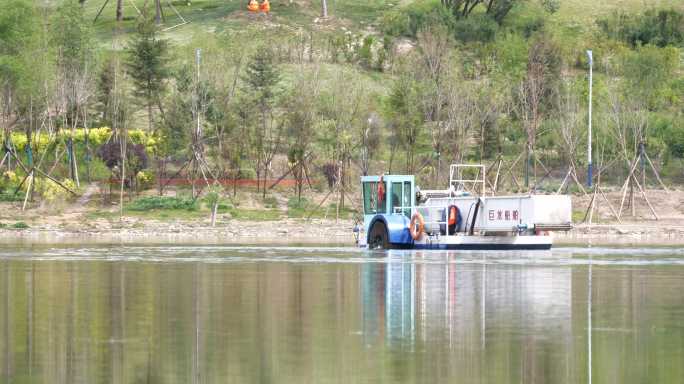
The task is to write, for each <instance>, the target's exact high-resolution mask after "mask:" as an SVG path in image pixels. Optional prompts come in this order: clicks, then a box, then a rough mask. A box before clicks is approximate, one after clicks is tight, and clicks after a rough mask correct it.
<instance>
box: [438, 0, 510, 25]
mask: <svg viewBox="0 0 684 384" xmlns="http://www.w3.org/2000/svg"><path fill="white" fill-rule="evenodd" d="M520 1H521V0H441V2H442V5H444V6H445V7H447V8H449V9H450V10H451V12H452V13H453V14H454V16H456V18H459V19H466V18H468V16H470V15H471V14H472V13H473V11H474V10H475V8H476V7H477V6H478V5H479V6H481V7H484V9H485V13H486V14H487V15H488V16H489V17H491V18H492V19H494V21H496V22H497V23H499V24H501V23H502V22H503V19H504V18H505V17H506V15H508V12H510V11H511V9H512V8H513V6H514V5H515V3H516V2H520Z"/></svg>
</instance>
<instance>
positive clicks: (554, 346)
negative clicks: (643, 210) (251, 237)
mask: <svg viewBox="0 0 684 384" xmlns="http://www.w3.org/2000/svg"><path fill="white" fill-rule="evenodd" d="M379 382H388V383H397V382H406V383H447V382H449V383H588V382H593V383H646V382H650V383H682V382H684V249H601V248H593V249H580V248H575V249H571V248H557V249H554V250H553V251H548V252H528V253H514V252H500V253H496V252H451V251H449V252H447V251H423V252H418V251H390V252H366V251H360V250H357V249H353V248H309V247H307V248H294V247H280V248H278V247H275V248H274V247H149V246H145V247H91V248H67V247H58V248H49V247H40V248H26V247H24V248H15V249H13V248H3V249H2V250H0V383H379Z"/></svg>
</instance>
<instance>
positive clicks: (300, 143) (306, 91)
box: [285, 72, 320, 201]
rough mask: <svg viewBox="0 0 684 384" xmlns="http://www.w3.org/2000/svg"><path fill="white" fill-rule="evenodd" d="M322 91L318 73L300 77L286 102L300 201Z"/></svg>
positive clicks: (292, 166)
mask: <svg viewBox="0 0 684 384" xmlns="http://www.w3.org/2000/svg"><path fill="white" fill-rule="evenodd" d="M319 91H320V85H319V80H318V72H313V73H311V74H310V75H303V74H300V75H299V76H298V77H297V78H296V80H295V83H294V87H293V88H292V92H291V93H290V94H289V95H288V98H287V99H286V102H285V110H286V112H285V124H286V132H287V136H288V138H289V144H290V148H289V150H288V153H287V155H288V162H289V163H290V167H291V169H292V172H293V174H294V177H295V180H296V191H297V199H298V200H299V201H301V199H302V189H303V187H304V180H305V178H308V174H307V172H308V168H307V161H308V158H309V157H310V155H311V153H310V151H311V144H312V142H313V139H314V128H315V124H316V120H317V119H316V118H317V108H316V100H317V99H318V97H319Z"/></svg>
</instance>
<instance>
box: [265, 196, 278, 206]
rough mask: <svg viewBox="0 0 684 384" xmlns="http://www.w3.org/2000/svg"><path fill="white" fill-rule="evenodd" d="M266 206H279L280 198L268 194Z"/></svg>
mask: <svg viewBox="0 0 684 384" xmlns="http://www.w3.org/2000/svg"><path fill="white" fill-rule="evenodd" d="M264 207H266V208H278V200H277V199H276V198H275V197H273V196H267V197H266V198H264Z"/></svg>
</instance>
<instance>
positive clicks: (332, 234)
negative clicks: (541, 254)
mask: <svg viewBox="0 0 684 384" xmlns="http://www.w3.org/2000/svg"><path fill="white" fill-rule="evenodd" d="M353 226H354V223H353V222H352V221H351V220H339V221H337V222H336V221H335V220H311V221H307V220H298V219H285V220H280V221H267V222H264V221H259V222H257V221H237V220H234V221H229V222H227V223H224V224H223V225H221V226H219V227H211V226H206V225H202V223H194V224H192V223H162V222H146V223H141V222H140V221H135V222H130V221H129V222H126V221H123V222H122V223H121V224H120V227H119V228H93V227H88V228H85V227H83V228H76V227H75V226H72V228H70V229H64V228H50V227H42V228H26V229H6V228H5V229H0V244H3V245H22V246H33V245H40V246H44V245H56V244H60V245H69V244H82V245H108V244H124V245H169V244H173V245H235V244H269V245H296V244H300V245H326V246H354V245H355V237H354V233H353V231H352V229H353ZM553 236H554V245H556V246H643V245H648V246H684V225H665V224H660V225H644V224H636V223H633V224H621V225H613V224H600V225H592V226H588V225H579V226H577V227H575V228H573V230H571V231H569V232H566V233H564V232H559V233H554V234H553Z"/></svg>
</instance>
